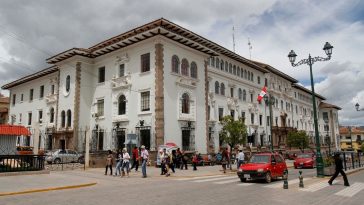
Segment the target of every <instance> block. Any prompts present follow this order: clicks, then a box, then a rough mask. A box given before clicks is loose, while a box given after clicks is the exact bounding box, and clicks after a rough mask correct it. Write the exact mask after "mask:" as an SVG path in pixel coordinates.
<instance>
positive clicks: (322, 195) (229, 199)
mask: <svg viewBox="0 0 364 205" xmlns="http://www.w3.org/2000/svg"><path fill="white" fill-rule="evenodd" d="M219 169H221V167H220V166H213V167H199V171H197V172H193V171H191V170H183V171H181V170H176V174H175V175H172V176H171V177H164V176H159V175H158V172H159V170H158V169H156V168H149V170H148V171H149V173H151V172H152V173H153V176H151V177H148V178H146V179H143V178H141V177H140V176H141V175H140V172H132V174H131V176H130V178H120V177H112V176H105V175H103V169H92V170H89V171H63V172H55V173H51V174H50V175H49V176H47V175H44V176H42V175H36V176H27V178H24V179H26V180H27V181H28V183H37V182H38V183H41V177H42V178H45V179H46V180H45V183H56V184H62V183H66V181H67V180H69V181H72V182H76V181H79V182H97V184H96V185H95V186H90V187H84V188H76V189H67V190H58V191H48V192H39V193H29V194H21V195H14V196H2V197H0V198H1V199H0V201H1V203H0V204H1V205H13V204H25V203H26V204H28V205H29V204H30V205H32V204H34V205H36V204H37V205H38V204H62V205H64V204H77V205H83V204H87V205H91V204H105V203H107V204H209V205H212V204H270V205H271V204H320V205H325V204H358V205H359V204H362V201H363V200H364V195H363V193H364V171H360V172H356V173H353V174H351V175H349V176H348V178H349V181H350V184H351V186H350V187H348V188H346V187H344V186H343V181H342V178H341V177H338V178H337V181H336V184H334V185H332V186H329V185H328V184H327V181H328V178H323V179H322V178H316V177H315V173H316V170H315V169H304V170H302V171H303V175H304V185H305V188H299V187H298V182H299V181H298V171H299V170H295V169H292V168H291V169H289V178H288V183H289V189H288V190H286V189H283V180H277V181H273V182H272V183H270V184H266V183H264V182H260V181H254V182H250V181H248V182H247V183H241V182H240V180H239V178H238V177H237V176H236V174H234V173H228V174H225V175H224V174H223V173H221V172H220V171H219ZM201 173H203V174H201ZM205 173H209V174H205ZM21 177H22V176H17V177H13V178H11V177H7V178H0V182H1V183H0V192H5V189H4V187H5V186H4V185H6V184H8V185H9V183H10V182H11V181H13V182H14V183H17V182H18V181H17V180H21ZM24 177H25V176H24ZM47 177H48V178H49V179H47ZM36 178H39V180H37V179H36ZM55 178H59V180H60V181H59V182H57V181H52V180H55ZM24 183H25V182H24ZM10 186H11V185H10ZM15 188H16V187H14V189H15Z"/></svg>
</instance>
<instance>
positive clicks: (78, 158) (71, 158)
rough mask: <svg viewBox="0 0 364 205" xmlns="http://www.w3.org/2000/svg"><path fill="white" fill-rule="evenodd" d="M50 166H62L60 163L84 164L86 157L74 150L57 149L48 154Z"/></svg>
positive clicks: (47, 159) (47, 158)
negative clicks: (53, 164)
mask: <svg viewBox="0 0 364 205" xmlns="http://www.w3.org/2000/svg"><path fill="white" fill-rule="evenodd" d="M45 160H46V161H47V163H48V164H52V163H55V164H60V163H71V162H78V163H83V162H84V157H83V156H82V155H81V154H79V153H77V152H76V151H74V150H69V149H55V150H51V151H49V152H47V153H46V158H45Z"/></svg>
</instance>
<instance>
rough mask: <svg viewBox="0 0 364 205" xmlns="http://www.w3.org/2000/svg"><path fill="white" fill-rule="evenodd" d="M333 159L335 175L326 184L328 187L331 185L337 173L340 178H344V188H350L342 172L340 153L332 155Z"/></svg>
mask: <svg viewBox="0 0 364 205" xmlns="http://www.w3.org/2000/svg"><path fill="white" fill-rule="evenodd" d="M334 159H335V174H334V175H332V177H331V179H330V180H329V181H328V183H329V184H330V185H332V182H333V181H334V179H335V178H336V177H337V176H338V175H339V173H340V174H341V176H343V178H344V186H350V184H349V181H348V178H347V177H346V174H345V172H344V170H343V161H342V160H341V158H340V153H335V155H334Z"/></svg>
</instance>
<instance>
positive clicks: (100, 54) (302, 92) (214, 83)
mask: <svg viewBox="0 0 364 205" xmlns="http://www.w3.org/2000/svg"><path fill="white" fill-rule="evenodd" d="M47 62H48V63H49V64H52V66H51V67H50V68H47V69H45V70H42V71H40V72H37V73H35V74H32V75H30V76H26V77H24V78H21V79H19V80H16V81H14V82H11V83H9V84H6V85H4V86H3V87H2V88H3V89H9V90H10V96H11V99H12V101H14V103H12V104H11V106H10V116H12V119H13V120H12V121H11V123H13V124H22V125H25V126H28V127H30V128H32V129H34V128H38V127H39V129H40V132H41V134H40V135H39V136H40V139H39V140H37V143H39V145H40V147H42V146H43V147H44V148H45V149H50V148H55V147H57V148H75V149H78V150H83V148H84V145H85V135H84V133H83V131H85V130H91V132H92V137H91V139H90V140H91V150H95V151H97V150H107V149H119V148H120V147H123V146H126V145H130V144H133V145H136V146H139V145H142V144H143V145H146V147H147V148H149V149H151V150H156V149H157V148H158V146H159V145H162V144H164V143H167V142H174V143H176V144H177V145H178V146H180V147H181V148H182V149H183V150H191V151H198V152H200V153H203V154H204V153H208V152H216V151H218V149H219V146H220V145H221V141H220V140H219V131H220V130H221V125H220V123H219V121H220V119H221V118H222V117H223V116H226V115H231V116H233V117H234V119H236V120H237V119H239V118H243V119H245V124H246V125H247V128H248V143H249V145H250V146H253V147H256V146H268V145H269V144H270V143H271V142H270V136H271V135H272V136H273V137H272V138H273V144H274V146H275V147H276V148H280V147H281V146H284V145H285V140H286V136H287V133H288V132H289V131H291V130H305V131H306V132H307V133H308V134H309V135H310V136H313V130H314V129H313V117H312V116H313V111H312V99H311V92H310V91H309V90H307V89H306V88H304V87H302V86H300V85H298V84H297V83H298V81H297V80H295V79H294V78H292V77H290V76H288V75H286V74H284V73H282V72H280V71H279V70H277V69H275V68H273V67H271V66H269V65H267V64H264V63H260V62H255V61H251V60H248V59H246V58H244V57H242V56H239V55H238V54H236V53H234V52H232V51H230V50H228V49H226V48H224V47H222V46H220V45H218V44H216V43H214V42H212V41H209V40H207V39H205V38H203V37H201V36H199V35H197V34H195V33H193V32H191V31H189V30H187V29H185V28H182V27H180V26H179V25H176V24H174V23H172V22H170V21H168V20H166V19H158V20H156V21H153V22H150V23H148V24H146V25H143V26H141V27H138V28H135V29H133V30H131V31H128V32H126V33H123V34H121V35H118V36H115V37H113V38H111V39H108V40H106V41H103V42H101V43H99V44H97V45H94V46H92V47H90V48H88V49H83V48H73V49H70V50H67V51H65V52H62V53H60V54H57V55H56V56H53V57H50V58H49V59H47ZM264 86H266V87H267V88H268V93H269V94H271V95H273V96H274V97H275V103H274V106H273V124H272V125H271V124H270V123H269V120H268V119H269V117H270V116H269V109H268V106H267V105H266V104H265V103H264V101H262V102H261V103H259V102H258V101H257V96H258V94H259V93H260V91H261V89H262V88H263V87H264ZM316 96H317V106H318V105H320V103H323V101H324V100H325V98H324V97H322V96H320V95H318V94H317V95H316ZM325 109H326V110H327V112H332V113H333V114H332V115H330V116H332V117H331V118H329V123H330V124H333V126H332V127H333V131H332V132H330V133H329V134H330V135H329V136H330V138H331V139H332V141H331V142H335V143H336V145H338V142H337V140H338V138H337V136H336V133H338V132H336V129H338V121H337V115H338V109H336V108H325ZM320 112H323V110H321V109H319V113H320ZM325 112H326V111H325ZM319 117H320V120H319V123H320V128H322V129H320V132H321V134H322V135H324V133H325V134H326V132H324V130H323V127H324V123H323V118H322V117H323V115H322V114H319ZM270 126H273V127H272V131H273V132H272V133H271V132H270ZM30 141H31V142H32V140H30ZM323 143H324V141H323ZM336 148H337V146H336Z"/></svg>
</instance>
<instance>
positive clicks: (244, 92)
mask: <svg viewBox="0 0 364 205" xmlns="http://www.w3.org/2000/svg"><path fill="white" fill-rule="evenodd" d="M243 101H246V90H243Z"/></svg>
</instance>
